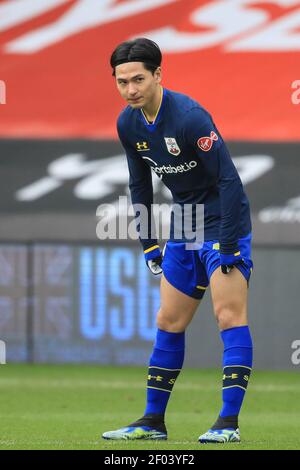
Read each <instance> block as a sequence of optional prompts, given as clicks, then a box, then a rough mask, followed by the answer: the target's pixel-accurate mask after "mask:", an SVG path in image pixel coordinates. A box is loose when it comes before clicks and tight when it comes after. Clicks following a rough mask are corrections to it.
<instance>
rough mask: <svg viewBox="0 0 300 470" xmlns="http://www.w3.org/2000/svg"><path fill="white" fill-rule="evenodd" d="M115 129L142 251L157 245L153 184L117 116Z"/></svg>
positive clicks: (145, 166) (147, 168) (148, 171)
mask: <svg viewBox="0 0 300 470" xmlns="http://www.w3.org/2000/svg"><path fill="white" fill-rule="evenodd" d="M117 130H118V135H119V138H120V141H121V143H122V146H123V148H124V150H125V153H126V158H127V164H128V170H129V189H130V194H131V202H132V205H133V208H134V213H135V219H136V228H137V232H138V234H139V239H140V242H141V244H142V246H143V250H144V253H149V252H150V251H152V249H153V250H154V249H155V248H157V247H158V242H157V238H156V230H155V222H154V217H153V212H152V204H153V186H152V177H151V169H150V167H149V166H148V165H147V164H146V163H145V162H144V161H143V159H142V158H141V156H140V155H139V154H138V153H137V152H136V150H135V148H134V147H133V146H132V145H131V144H130V142H129V141H128V139H127V138H126V135H125V129H124V126H122V122H121V120H120V118H119V120H118V123H117Z"/></svg>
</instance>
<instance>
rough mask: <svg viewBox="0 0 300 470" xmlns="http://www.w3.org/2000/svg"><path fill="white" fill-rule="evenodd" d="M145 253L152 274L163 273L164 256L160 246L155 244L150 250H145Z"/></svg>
mask: <svg viewBox="0 0 300 470" xmlns="http://www.w3.org/2000/svg"><path fill="white" fill-rule="evenodd" d="M144 255H145V260H146V264H147V266H148V268H149V269H150V271H151V272H152V274H155V275H157V274H161V273H162V268H161V264H162V260H163V257H162V254H161V251H160V248H159V246H158V245H155V246H153V247H151V248H149V249H148V250H145V251H144Z"/></svg>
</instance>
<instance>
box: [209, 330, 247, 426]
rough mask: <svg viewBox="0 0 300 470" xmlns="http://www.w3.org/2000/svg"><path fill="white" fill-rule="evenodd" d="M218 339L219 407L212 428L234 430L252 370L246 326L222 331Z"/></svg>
mask: <svg viewBox="0 0 300 470" xmlns="http://www.w3.org/2000/svg"><path fill="white" fill-rule="evenodd" d="M221 338H222V340H223V343H224V355H223V395H222V396H223V408H222V410H221V413H220V416H219V418H218V420H217V421H216V423H215V424H214V426H213V428H212V429H224V428H234V429H236V428H237V427H238V415H239V412H240V409H241V406H242V403H243V399H244V395H245V392H246V389H247V385H248V381H249V377H250V373H251V369H252V351H253V346H252V339H251V335H250V330H249V327H248V326H238V327H234V328H229V329H228V330H224V331H222V332H221Z"/></svg>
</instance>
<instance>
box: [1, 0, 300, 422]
mask: <svg viewBox="0 0 300 470" xmlns="http://www.w3.org/2000/svg"><path fill="white" fill-rule="evenodd" d="M299 28H300V1H297V0H273V1H271V0H269V1H268V0H256V1H255V0H215V1H208V0H152V1H151V2H148V1H147V0H39V1H36V0H0V84H1V86H0V93H1V94H0V169H1V171H0V340H2V341H4V342H5V344H6V361H7V364H8V365H7V366H0V376H1V374H2V373H3V374H4V370H5V369H6V368H8V367H9V364H12V363H21V364H22V363H24V364H32V363H34V364H48V363H52V364H53V363H54V364H66V363H74V364H78V363H82V364H97V365H115V366H123V367H125V366H132V365H136V366H145V364H146V363H147V360H148V356H149V353H150V351H151V348H152V341H153V338H154V334H155V329H156V327H155V314H156V311H157V308H158V306H159V280H158V279H156V278H154V277H151V275H150V274H149V273H148V270H147V269H146V268H145V263H144V259H143V255H142V253H141V249H140V246H139V243H138V242H134V241H130V240H99V239H98V238H97V236H96V227H97V223H98V221H99V219H98V218H97V216H96V210H97V207H98V206H99V205H100V204H104V203H108V204H113V205H117V201H118V197H119V196H126V195H127V194H128V189H127V180H128V173H127V167H126V161H125V157H124V154H123V150H122V147H121V145H120V143H119V142H118V140H117V135H116V129H115V124H116V118H117V116H118V114H119V112H120V110H121V109H122V108H123V107H124V103H123V102H122V100H121V98H120V97H119V96H118V93H117V92H116V90H115V84H114V79H113V77H112V76H111V69H110V67H109V57H110V54H111V51H112V50H113V48H114V47H115V46H116V45H117V44H118V43H120V42H122V41H124V40H126V39H129V38H132V37H135V36H146V37H149V38H152V39H154V40H155V41H157V43H158V44H159V45H160V46H161V49H162V52H163V54H164V61H163V85H164V86H165V87H166V88H170V89H172V90H175V91H180V92H182V93H186V94H189V95H191V96H192V97H194V98H195V99H197V100H198V101H199V102H200V103H201V104H202V105H203V106H204V107H206V108H207V109H208V110H209V111H210V112H211V113H212V115H213V117H214V120H215V122H216V124H217V126H218V128H219V130H220V132H221V133H222V134H223V136H224V138H225V139H226V141H227V143H228V145H229V148H230V150H231V154H232V156H233V159H234V162H235V164H236V166H237V168H238V171H239V173H240V176H241V178H242V180H243V182H244V184H245V189H246V192H247V194H248V196H249V199H250V203H251V208H252V219H253V235H254V249H253V257H254V273H253V277H252V280H251V284H250V291H249V294H250V296H249V320H250V325H251V328H252V331H253V338H254V342H255V367H256V369H257V370H259V369H261V370H266V369H268V370H284V371H285V370H290V371H291V372H292V371H294V372H298V373H299V367H300V315H299V286H300V282H299V281H300V275H299V265H300V254H299V246H300V185H299V176H300V156H299V150H300V76H299V63H300V62H299V60H300V33H299ZM155 178H156V177H155ZM156 180H157V181H156ZM156 180H155V181H154V188H155V202H158V203H159V202H161V203H168V202H170V195H169V193H168V192H167V191H166V190H165V189H164V188H163V187H162V186H161V184H160V181H159V180H158V178H156ZM118 216H120V217H122V214H118ZM187 336H188V341H187V353H186V361H185V365H186V367H191V368H216V367H219V362H220V357H221V356H220V355H221V350H222V348H221V342H220V340H219V336H218V332H217V328H216V325H215V322H214V319H213V315H212V309H211V303H210V298H209V295H207V298H206V299H205V300H204V301H203V303H202V305H201V308H200V309H199V313H198V315H197V316H196V317H195V318H194V321H193V324H192V326H191V327H190V328H189V330H188V332H187ZM14 370H19V369H14ZM116 370H119V369H116ZM120 424H122V423H120Z"/></svg>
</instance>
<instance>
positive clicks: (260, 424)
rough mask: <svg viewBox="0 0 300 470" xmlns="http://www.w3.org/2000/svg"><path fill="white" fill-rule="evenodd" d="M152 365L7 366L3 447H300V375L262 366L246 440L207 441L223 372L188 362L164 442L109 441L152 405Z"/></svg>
mask: <svg viewBox="0 0 300 470" xmlns="http://www.w3.org/2000/svg"><path fill="white" fill-rule="evenodd" d="M145 377H146V368H134V367H111V366H110V367H97V366H75V365H74V366H69V365H62V366H54V365H15V364H8V365H2V366H0V396H1V399H0V418H1V435H0V449H8V450H10V449H102V450H106V451H108V452H113V451H114V450H130V449H134V450H137V449H145V450H201V451H204V450H208V449H218V450H226V449H238V450H243V449H300V437H299V435H300V399H299V398H300V374H299V371H295V372H293V371H291V372H270V371H268V372H263V371H254V372H253V376H252V377H251V381H250V383H249V388H248V392H247V395H246V399H245V402H244V406H243V409H242V413H241V416H240V429H241V436H242V442H241V443H240V444H219V445H216V444H214V445H200V444H198V442H197V438H198V436H199V434H201V433H203V432H205V431H206V430H207V429H208V428H209V427H210V425H211V424H212V423H213V422H214V420H215V419H216V416H217V412H218V411H219V408H220V399H221V393H220V372H219V371H217V370H196V369H185V370H183V372H182V373H181V375H180V376H179V378H178V380H177V383H176V386H175V389H174V391H173V395H172V397H171V400H170V403H169V408H168V413H167V416H166V424H167V427H168V433H169V439H168V441H162V442H149V441H131V442H128V441H124V442H119V441H104V440H103V439H101V437H100V436H101V434H102V432H104V431H108V430H111V429H116V428H118V427H122V426H125V425H127V424H128V423H130V422H132V421H134V420H135V419H137V418H139V417H140V416H141V415H142V414H143V411H144V401H145V389H144V384H145Z"/></svg>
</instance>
